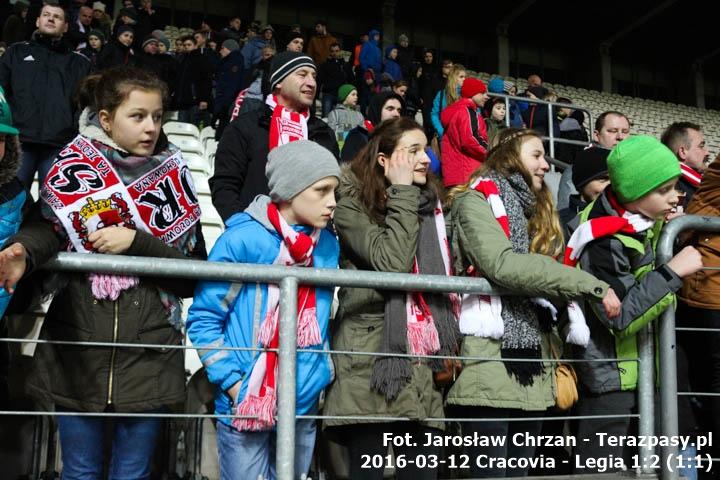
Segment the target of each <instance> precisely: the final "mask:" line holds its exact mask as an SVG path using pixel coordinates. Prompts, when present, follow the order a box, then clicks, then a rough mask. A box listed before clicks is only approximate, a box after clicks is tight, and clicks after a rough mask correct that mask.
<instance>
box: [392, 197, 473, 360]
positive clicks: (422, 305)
mask: <svg viewBox="0 0 720 480" xmlns="http://www.w3.org/2000/svg"><path fill="white" fill-rule="evenodd" d="M434 218H435V229H436V231H437V236H438V240H439V241H440V254H441V255H442V260H443V264H444V265H445V273H446V274H447V275H448V276H452V275H453V269H452V262H451V260H450V259H451V253H450V242H448V239H447V230H446V229H445V217H444V216H443V211H442V205H441V204H440V201H439V200H438V203H437V206H436V207H435V212H434ZM412 273H414V274H418V273H420V270H419V268H418V262H417V258H415V259H414V260H413V268H412ZM448 296H449V298H450V303H451V305H452V312H453V315H454V317H455V318H456V319H457V318H458V317H459V314H460V299H459V297H458V296H457V294H454V293H451V294H449V295H448ZM405 310H406V312H407V339H408V346H409V350H410V352H409V353H412V354H415V355H432V354H434V353H437V352H438V351H439V350H440V337H439V336H438V332H437V328H436V327H435V320H434V319H433V315H432V312H431V311H430V307H429V306H428V304H427V302H426V301H425V298H424V297H423V295H422V293H420V292H410V293H408V294H407V295H406V297H405Z"/></svg>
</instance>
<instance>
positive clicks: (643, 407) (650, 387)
mask: <svg viewBox="0 0 720 480" xmlns="http://www.w3.org/2000/svg"><path fill="white" fill-rule="evenodd" d="M653 350H654V342H653V330H652V325H648V326H647V327H645V328H643V329H642V330H641V331H640V332H639V333H638V356H639V357H640V362H639V364H638V411H639V413H640V425H639V426H638V430H639V432H638V433H640V436H641V437H645V438H652V436H653V435H654V431H655V386H654V385H655V381H654V379H655V362H654V361H653V360H654V358H655V357H654V352H653ZM639 450H640V452H639V453H640V458H641V459H642V461H641V462H640V466H641V469H642V473H653V470H652V469H651V468H650V467H649V466H650V459H651V456H652V455H653V454H654V453H655V449H654V448H653V447H649V446H641V447H640V448H639Z"/></svg>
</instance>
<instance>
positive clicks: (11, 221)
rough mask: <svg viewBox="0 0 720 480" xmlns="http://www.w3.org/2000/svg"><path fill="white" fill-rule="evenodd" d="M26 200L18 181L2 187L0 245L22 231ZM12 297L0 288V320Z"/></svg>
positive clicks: (0, 190)
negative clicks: (21, 225)
mask: <svg viewBox="0 0 720 480" xmlns="http://www.w3.org/2000/svg"><path fill="white" fill-rule="evenodd" d="M26 199H27V193H26V192H25V189H24V188H23V186H22V184H21V183H20V181H19V180H17V179H15V180H13V181H12V182H10V183H9V184H5V185H3V186H2V187H0V245H4V244H5V242H7V240H8V239H9V238H10V237H12V236H13V235H15V234H16V233H17V231H18V230H19V229H20V223H22V212H23V205H25V200H26ZM10 297H11V295H10V294H9V293H8V292H6V291H5V289H4V288H2V287H0V318H2V316H3V315H4V314H5V309H6V308H7V306H8V304H9V303H10Z"/></svg>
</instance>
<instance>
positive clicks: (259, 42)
mask: <svg viewBox="0 0 720 480" xmlns="http://www.w3.org/2000/svg"><path fill="white" fill-rule="evenodd" d="M266 46H267V42H266V41H265V39H264V38H262V37H254V38H253V39H251V40H248V42H247V43H246V44H245V46H244V47H243V48H242V56H243V59H244V62H245V64H244V66H245V70H249V69H250V68H251V67H252V66H253V65H255V64H256V63H258V62H259V61H260V60H262V49H263V48H265V47H266Z"/></svg>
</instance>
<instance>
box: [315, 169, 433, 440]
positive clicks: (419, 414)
mask: <svg viewBox="0 0 720 480" xmlns="http://www.w3.org/2000/svg"><path fill="white" fill-rule="evenodd" d="M355 182H356V180H355V177H354V176H353V175H352V174H351V173H350V172H349V170H346V173H345V175H344V176H343V179H342V181H341V185H340V188H339V189H338V197H339V199H338V204H337V208H336V210H335V216H334V219H335V228H336V229H337V232H338V236H339V238H340V254H341V259H340V265H341V268H343V269H350V270H376V271H382V272H399V273H408V272H410V270H411V268H412V263H413V258H414V256H415V252H416V250H417V239H418V234H419V231H420V220H419V216H418V214H417V211H418V205H419V201H420V189H419V188H418V187H416V186H412V185H393V186H390V187H389V188H388V189H387V203H386V206H387V215H386V217H385V225H378V224H376V223H374V222H373V221H372V220H371V218H370V216H369V215H368V213H367V212H366V210H365V208H364V207H363V205H362V204H361V202H360V200H359V199H358V192H357V187H356V185H355ZM338 296H339V300H340V306H339V309H338V313H337V315H336V324H335V325H334V330H335V332H334V335H333V343H332V347H333V350H343V351H358V352H378V351H379V350H380V344H381V340H382V337H383V328H384V315H385V296H384V295H383V293H382V292H380V291H378V290H373V289H363V288H341V289H340V292H339V295H338ZM333 361H334V364H335V381H334V382H333V383H332V384H331V385H330V387H329V389H328V391H327V396H326V400H325V406H324V414H325V415H333V416H351V415H353V416H356V415H362V416H374V417H409V418H413V419H418V420H422V419H424V418H428V417H442V416H443V401H442V394H441V392H440V391H439V390H437V389H436V388H435V385H434V384H433V378H432V371H431V370H430V368H429V367H428V366H427V365H426V364H425V363H414V365H413V375H412V379H411V381H410V383H409V384H408V385H407V386H406V387H405V388H404V389H403V390H402V391H401V392H400V394H399V395H398V397H397V399H395V400H394V401H393V402H390V403H388V402H387V401H386V400H385V397H384V395H380V394H378V393H376V392H374V391H372V390H371V389H370V377H371V375H372V371H373V364H374V361H375V357H374V356H369V355H362V356H361V355H334V356H333ZM371 421H372V420H367V421H365V420H363V421H361V420H325V426H326V427H327V426H338V425H351V424H357V423H368V422H371ZM374 421H382V420H378V419H375V420H374ZM428 424H429V425H430V426H433V427H437V428H442V424H441V423H437V422H432V423H428Z"/></svg>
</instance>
